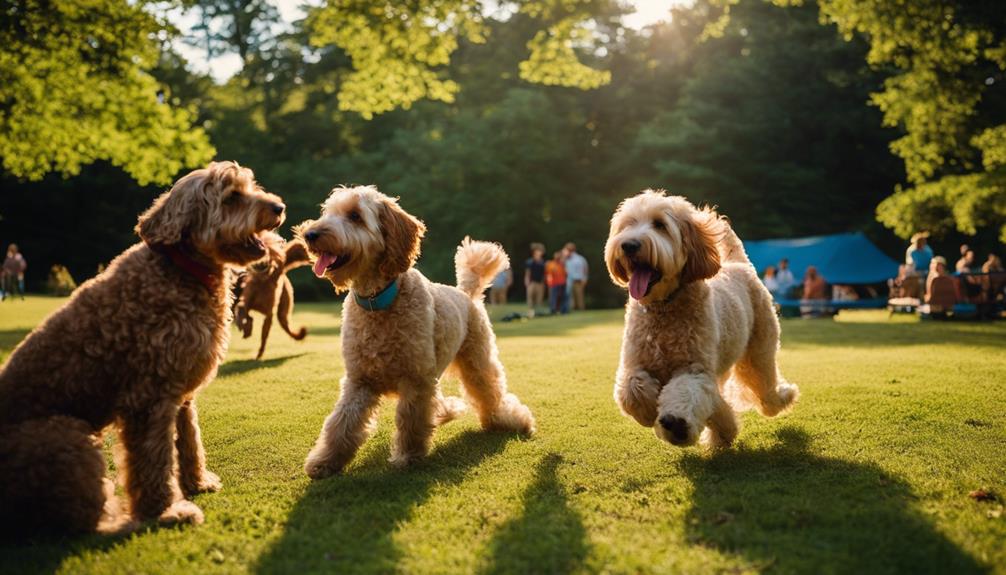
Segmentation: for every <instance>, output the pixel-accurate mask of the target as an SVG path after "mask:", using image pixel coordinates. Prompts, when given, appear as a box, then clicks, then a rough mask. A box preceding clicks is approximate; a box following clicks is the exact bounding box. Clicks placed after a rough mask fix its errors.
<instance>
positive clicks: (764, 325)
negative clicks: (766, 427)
mask: <svg viewBox="0 0 1006 575" xmlns="http://www.w3.org/2000/svg"><path fill="white" fill-rule="evenodd" d="M755 313H756V317H755V323H754V329H753V330H752V334H751V339H750V341H749V343H748V347H747V349H746V350H745V351H744V355H743V356H742V357H741V359H740V361H738V362H737V363H736V364H735V365H734V370H733V374H734V379H735V380H736V381H737V382H739V383H740V384H741V385H742V386H744V387H745V388H746V390H747V391H748V392H750V393H745V392H743V391H742V395H743V396H744V397H746V398H750V399H752V400H753V403H754V404H755V406H756V407H757V408H758V411H759V412H761V413H762V415H766V416H773V415H776V414H778V413H780V412H782V411H784V410H785V409H786V408H788V407H789V406H790V405H792V404H793V402H794V401H796V399H797V397H799V395H800V390H799V388H798V387H797V386H796V385H794V384H792V383H787V382H786V381H784V380H782V377H781V376H780V375H779V371H778V366H777V365H776V353H777V352H778V350H779V321H778V320H777V319H776V317H775V313H774V311H773V310H772V309H771V307H770V306H769V305H765V306H757V307H756V309H755Z"/></svg>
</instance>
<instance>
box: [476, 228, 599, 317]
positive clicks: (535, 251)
mask: <svg viewBox="0 0 1006 575" xmlns="http://www.w3.org/2000/svg"><path fill="white" fill-rule="evenodd" d="M588 271H589V266H588V265H587V259H586V258H585V257H583V256H582V255H580V254H579V253H578V252H577V251H576V244H574V243H573V242H569V243H567V244H566V245H565V246H564V247H563V248H562V249H561V250H558V251H556V252H555V253H553V254H552V259H550V260H546V259H545V245H544V244H541V243H537V242H536V243H533V244H531V257H529V258H528V259H527V261H525V262H524V288H525V291H526V292H527V307H528V316H530V317H534V316H535V314H537V313H538V310H539V308H541V307H543V306H544V304H545V298H546V294H547V297H548V310H549V312H550V313H552V314H560V313H569V311H570V310H571V309H573V310H582V309H586V303H585V299H584V291H585V289H586V287H587V275H588ZM511 285H513V271H512V270H510V269H506V270H504V271H502V272H500V274H499V275H498V276H496V279H495V280H493V283H492V286H491V289H490V292H489V302H490V303H492V304H505V303H506V301H507V291H508V290H509V289H510V286H511Z"/></svg>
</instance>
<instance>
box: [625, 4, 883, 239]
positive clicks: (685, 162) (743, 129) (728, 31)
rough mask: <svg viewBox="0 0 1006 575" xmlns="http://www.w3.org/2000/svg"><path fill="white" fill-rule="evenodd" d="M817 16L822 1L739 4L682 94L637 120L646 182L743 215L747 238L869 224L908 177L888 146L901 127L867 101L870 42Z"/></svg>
mask: <svg viewBox="0 0 1006 575" xmlns="http://www.w3.org/2000/svg"><path fill="white" fill-rule="evenodd" d="M703 6H704V3H702V2H700V3H699V4H698V5H697V6H696V9H697V10H702V9H703ZM676 20H677V19H676ZM817 20H818V18H817V10H816V7H815V6H813V5H808V6H803V7H800V8H793V9H783V8H779V7H776V6H773V5H771V4H767V3H764V2H760V1H753V2H742V3H741V4H740V5H737V6H735V7H734V10H733V11H732V14H731V19H730V20H729V23H728V24H727V25H725V26H724V27H723V28H722V29H721V30H720V34H719V36H720V37H718V38H710V39H708V40H706V41H705V42H702V43H699V44H698V46H697V47H696V48H695V50H696V51H695V53H694V54H693V60H694V61H695V64H694V69H693V70H692V71H691V72H690V73H689V74H688V78H687V80H686V83H685V85H684V88H683V90H682V92H681V96H680V99H679V100H678V101H677V103H676V104H675V105H673V106H668V109H667V110H666V111H661V112H658V113H657V114H656V115H655V116H654V117H653V119H652V120H651V121H650V122H648V123H646V124H645V125H644V126H643V127H642V128H641V129H640V130H639V131H638V135H637V136H636V138H635V145H634V148H633V151H632V153H631V154H630V156H631V157H633V158H635V159H636V160H637V162H638V164H637V165H636V166H635V167H634V168H633V169H632V170H630V171H631V172H633V173H636V174H639V176H640V180H639V181H640V184H641V185H647V184H646V183H645V182H646V180H647V179H648V181H649V182H659V184H656V185H659V186H666V187H667V188H668V189H669V190H670V191H671V192H673V193H680V194H685V195H688V196H689V197H690V198H691V199H692V200H693V201H701V202H708V203H710V204H714V205H718V206H719V207H720V208H721V210H722V211H723V212H724V213H726V214H728V215H730V214H737V215H740V214H743V217H735V219H734V225H735V227H736V228H737V229H738V232H739V233H741V234H742V237H786V236H793V235H815V234H821V233H833V232H840V231H846V230H848V229H849V228H850V227H854V228H860V229H862V228H864V227H866V226H867V225H868V224H869V223H870V220H871V218H870V217H869V216H868V215H866V216H864V214H869V213H870V212H871V211H872V209H873V208H874V206H876V205H877V203H878V202H879V201H881V200H882V199H883V198H884V197H886V196H887V195H888V193H889V190H890V189H891V188H892V187H893V186H894V185H895V184H896V183H897V182H899V181H901V178H902V172H901V170H900V169H899V166H898V162H897V160H896V158H894V157H893V156H891V155H890V154H888V153H887V146H888V144H889V142H890V141H891V140H892V139H893V138H894V137H895V136H896V133H895V132H894V131H893V130H884V129H882V128H881V127H880V126H879V124H880V114H879V113H878V112H877V111H876V110H872V109H870V108H868V107H867V106H865V105H864V101H865V100H866V98H867V97H868V94H869V93H870V92H871V91H872V90H875V89H876V88H878V87H879V85H880V81H881V77H880V75H879V74H878V73H876V72H872V71H871V70H870V69H869V68H868V67H867V66H866V65H865V63H864V62H863V58H864V55H865V53H866V46H865V45H864V43H863V42H861V41H857V42H852V43H847V42H843V41H842V39H841V38H839V37H838V36H837V35H836V34H835V31H834V29H833V28H828V27H822V26H820V25H819V24H818V21H817ZM648 185H654V184H652V183H650V184H648Z"/></svg>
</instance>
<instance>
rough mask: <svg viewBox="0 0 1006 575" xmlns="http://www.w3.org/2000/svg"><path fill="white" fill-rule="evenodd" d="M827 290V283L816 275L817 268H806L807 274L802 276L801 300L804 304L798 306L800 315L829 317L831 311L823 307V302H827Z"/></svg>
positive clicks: (825, 306)
mask: <svg viewBox="0 0 1006 575" xmlns="http://www.w3.org/2000/svg"><path fill="white" fill-rule="evenodd" d="M827 288H828V282H826V281H825V280H824V277H822V276H821V274H819V273H817V268H816V267H814V266H807V272H806V273H804V275H803V298H802V300H801V301H802V302H806V303H805V304H803V305H801V306H800V314H801V315H803V316H806V317H817V316H821V315H831V309H830V308H828V306H827V305H823V302H827V301H828V289H827ZM817 302H822V303H817ZM808 304H809V305H808Z"/></svg>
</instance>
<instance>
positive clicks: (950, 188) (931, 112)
mask: <svg viewBox="0 0 1006 575" xmlns="http://www.w3.org/2000/svg"><path fill="white" fill-rule="evenodd" d="M771 1H772V2H774V3H775V4H777V5H782V6H799V5H801V4H802V3H803V0H771ZM715 2H716V4H717V5H718V6H719V7H720V8H721V9H722V10H723V17H722V18H720V19H719V20H718V21H717V22H716V23H715V24H714V25H712V26H710V27H709V28H708V32H710V33H711V34H712V35H715V34H718V33H719V32H720V31H721V30H722V29H723V27H724V26H725V25H726V23H727V22H728V21H729V15H730V9H731V7H732V6H733V5H736V4H737V3H738V2H739V0H715ZM819 3H820V8H821V20H822V23H834V24H836V25H837V26H838V29H839V31H840V32H841V33H842V34H843V35H844V36H845V38H846V39H851V38H853V36H860V37H862V38H865V39H866V41H867V42H868V43H869V47H870V49H869V52H868V54H867V57H866V59H867V62H869V64H870V65H872V66H874V67H875V68H877V69H879V70H882V71H885V72H887V73H888V74H889V77H888V78H887V80H886V81H885V82H884V85H883V89H882V90H879V91H877V92H875V93H873V94H872V96H871V98H870V101H871V103H872V104H873V105H875V106H877V107H878V108H880V110H881V111H882V112H883V114H884V116H883V122H884V125H886V126H892V127H898V128H901V129H902V130H904V136H903V137H901V138H899V139H897V140H895V141H894V142H892V143H891V150H892V151H893V152H894V153H895V154H897V155H898V156H899V157H901V158H902V160H903V161H904V163H905V171H906V172H907V175H908V181H909V184H910V185H909V186H908V187H900V186H899V187H897V188H895V190H894V193H893V194H892V195H891V196H890V197H888V198H886V199H885V200H884V201H883V202H881V203H880V205H878V206H877V211H876V213H877V218H878V220H879V221H880V222H882V223H883V224H884V225H886V226H887V227H889V228H892V229H893V230H894V231H895V232H896V233H897V234H898V235H900V236H902V237H906V238H907V237H909V236H910V235H911V234H912V233H914V232H915V231H918V230H920V229H930V230H932V231H934V232H936V233H945V232H947V231H950V230H952V229H956V230H957V231H959V232H962V233H965V234H968V235H973V234H975V233H976V232H977V231H978V229H979V228H981V227H985V226H990V227H999V230H1000V239H1001V240H1002V241H1006V91H1004V90H1003V88H1002V85H1003V83H1004V81H1006V75H1004V72H1006V10H1004V8H1003V3H1002V0H910V1H907V0H900V1H891V0H820V2H819Z"/></svg>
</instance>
